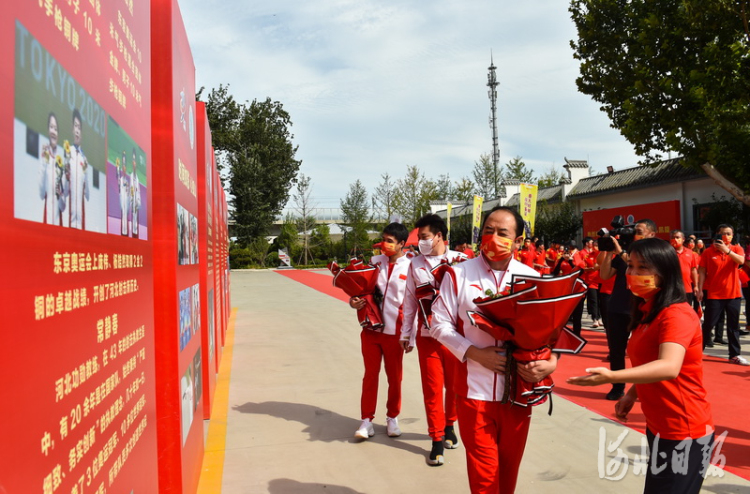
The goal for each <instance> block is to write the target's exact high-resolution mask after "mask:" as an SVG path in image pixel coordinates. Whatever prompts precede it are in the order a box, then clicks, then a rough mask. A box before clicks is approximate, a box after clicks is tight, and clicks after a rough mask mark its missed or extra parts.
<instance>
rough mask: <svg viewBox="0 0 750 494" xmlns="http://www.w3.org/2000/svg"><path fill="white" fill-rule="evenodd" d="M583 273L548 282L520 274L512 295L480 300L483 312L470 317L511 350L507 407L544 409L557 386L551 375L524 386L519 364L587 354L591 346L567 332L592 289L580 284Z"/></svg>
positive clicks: (510, 285)
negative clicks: (584, 351) (560, 355)
mask: <svg viewBox="0 0 750 494" xmlns="http://www.w3.org/2000/svg"><path fill="white" fill-rule="evenodd" d="M581 272H582V271H581V270H577V271H574V272H573V273H571V274H569V275H566V276H559V277H542V278H538V277H533V276H518V275H514V276H513V279H512V280H511V283H510V284H509V287H510V290H507V289H506V291H505V292H504V293H507V294H503V295H500V296H490V297H486V298H481V297H480V298H477V299H475V300H474V303H475V304H477V307H478V309H479V311H478V312H475V311H471V312H469V317H470V318H471V320H472V323H473V324H474V326H476V327H477V328H479V329H481V330H483V331H485V332H486V333H488V334H490V335H491V336H492V337H493V338H495V339H497V340H503V341H505V342H506V347H507V348H508V349H509V351H508V365H507V368H508V372H507V373H506V382H505V384H506V385H505V395H504V396H503V402H507V401H508V400H511V401H512V403H514V404H517V405H521V406H534V405H540V404H542V403H544V402H545V401H546V400H547V395H548V394H549V393H551V392H552V388H553V387H554V383H553V382H552V378H551V377H549V376H548V377H546V378H545V379H543V380H542V381H540V382H537V383H528V382H526V381H524V380H523V379H522V378H521V377H520V376H519V375H518V373H517V371H516V366H517V364H518V363H527V362H530V361H533V360H547V359H549V358H550V356H551V354H552V350H553V349H554V351H556V352H561V353H578V352H580V351H581V349H583V347H584V345H585V344H586V341H585V340H584V339H583V338H580V337H578V336H576V335H574V334H573V333H571V332H570V331H569V330H568V329H567V328H565V324H566V323H567V322H568V319H570V315H571V314H572V313H573V311H574V310H575V308H576V306H577V305H578V303H579V301H580V300H581V298H583V297H585V296H586V289H587V286H586V284H585V283H584V282H583V281H581V280H580V279H579V276H580V274H581Z"/></svg>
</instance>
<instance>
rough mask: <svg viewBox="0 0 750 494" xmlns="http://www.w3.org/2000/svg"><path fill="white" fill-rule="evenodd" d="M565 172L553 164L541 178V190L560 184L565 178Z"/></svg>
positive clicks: (538, 183)
mask: <svg viewBox="0 0 750 494" xmlns="http://www.w3.org/2000/svg"><path fill="white" fill-rule="evenodd" d="M563 176H564V175H563V172H562V170H560V169H559V168H555V165H554V164H552V165H550V166H549V168H548V169H547V171H546V172H544V173H543V174H542V176H540V177H539V180H538V181H537V185H538V186H539V188H540V189H541V188H542V187H553V186H555V185H558V184H559V183H560V179H561V178H563Z"/></svg>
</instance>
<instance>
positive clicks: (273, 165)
mask: <svg viewBox="0 0 750 494" xmlns="http://www.w3.org/2000/svg"><path fill="white" fill-rule="evenodd" d="M201 92H202V90H201V91H199V96H200V95H201ZM206 107H207V111H208V118H209V124H210V126H211V131H212V139H213V143H214V147H215V148H216V149H217V150H218V151H219V153H218V157H219V158H220V159H219V161H221V162H222V163H223V165H222V167H223V166H226V168H228V173H227V175H228V177H229V193H230V194H231V196H232V198H231V205H232V207H233V211H232V217H233V218H234V220H235V224H236V226H235V231H236V232H237V238H238V243H240V244H242V245H247V244H248V243H249V242H250V241H251V240H252V239H254V238H256V237H260V236H265V235H266V234H267V233H268V231H269V229H270V226H271V224H272V223H273V221H274V219H275V218H276V217H277V215H278V214H279V213H280V212H281V210H282V208H283V207H284V205H285V204H286V202H287V200H288V199H289V191H290V189H291V187H292V185H293V184H294V183H295V181H296V176H297V171H298V170H299V167H300V165H301V163H302V162H301V161H299V160H297V159H296V157H295V155H296V153H297V146H294V145H293V144H292V139H293V138H294V135H292V134H291V132H290V128H291V126H292V121H291V118H290V116H289V114H288V113H287V112H286V111H285V110H284V107H283V105H282V104H281V103H279V102H278V101H271V99H270V98H266V100H265V101H257V100H253V101H252V102H251V103H247V104H239V103H237V102H236V101H235V100H234V98H233V97H232V95H230V94H229V91H228V86H227V87H224V86H219V88H218V89H214V90H212V91H211V93H209V95H208V98H207V102H206Z"/></svg>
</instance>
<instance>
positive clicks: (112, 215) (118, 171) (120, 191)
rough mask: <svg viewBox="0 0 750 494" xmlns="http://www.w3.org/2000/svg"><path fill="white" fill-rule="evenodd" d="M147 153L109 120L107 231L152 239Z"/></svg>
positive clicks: (125, 235)
mask: <svg viewBox="0 0 750 494" xmlns="http://www.w3.org/2000/svg"><path fill="white" fill-rule="evenodd" d="M147 197H148V195H147V183H146V153H144V152H143V150H142V149H141V148H140V147H139V146H138V145H137V144H136V143H135V142H134V141H133V139H131V138H130V136H129V135H128V134H127V132H125V130H124V129H123V128H122V127H120V126H119V125H118V124H117V122H115V121H114V119H112V118H108V119H107V231H108V232H109V233H112V234H115V235H122V236H124V237H132V238H138V239H141V240H147V239H148V225H147V223H146V219H147V218H148V211H147V207H148V201H147Z"/></svg>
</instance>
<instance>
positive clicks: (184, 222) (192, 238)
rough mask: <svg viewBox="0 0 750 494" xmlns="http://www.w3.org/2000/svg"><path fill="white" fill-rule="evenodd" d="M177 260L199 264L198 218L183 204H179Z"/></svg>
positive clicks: (182, 262)
mask: <svg viewBox="0 0 750 494" xmlns="http://www.w3.org/2000/svg"><path fill="white" fill-rule="evenodd" d="M177 261H178V263H179V264H180V265H188V264H198V219H197V218H196V217H195V216H193V215H192V214H190V211H188V210H187V209H186V208H184V207H182V204H179V203H178V204H177Z"/></svg>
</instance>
